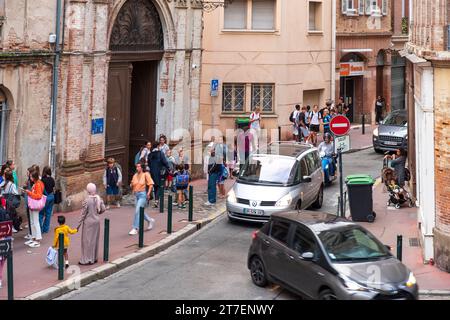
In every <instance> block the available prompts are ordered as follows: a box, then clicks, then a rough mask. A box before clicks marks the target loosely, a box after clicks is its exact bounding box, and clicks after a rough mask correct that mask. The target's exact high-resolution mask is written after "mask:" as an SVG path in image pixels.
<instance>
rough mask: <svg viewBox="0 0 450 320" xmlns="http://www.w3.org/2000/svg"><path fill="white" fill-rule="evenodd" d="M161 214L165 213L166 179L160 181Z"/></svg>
mask: <svg viewBox="0 0 450 320" xmlns="http://www.w3.org/2000/svg"><path fill="white" fill-rule="evenodd" d="M158 191H159V213H163V212H164V179H161V181H160V187H159V190H158Z"/></svg>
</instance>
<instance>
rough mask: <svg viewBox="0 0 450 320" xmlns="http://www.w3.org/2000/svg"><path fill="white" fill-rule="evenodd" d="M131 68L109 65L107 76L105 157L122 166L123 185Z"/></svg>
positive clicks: (120, 64) (128, 134) (125, 175)
mask: <svg viewBox="0 0 450 320" xmlns="http://www.w3.org/2000/svg"><path fill="white" fill-rule="evenodd" d="M132 68H133V67H132V65H131V63H110V66H109V76H108V101H107V109H106V134H105V139H106V141H105V145H106V147H105V157H106V158H109V157H113V158H115V159H116V161H117V162H118V163H119V164H120V165H121V166H122V174H123V182H124V183H127V181H128V157H129V141H130V133H129V130H130V93H131V74H132Z"/></svg>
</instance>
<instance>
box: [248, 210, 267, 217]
mask: <svg viewBox="0 0 450 320" xmlns="http://www.w3.org/2000/svg"><path fill="white" fill-rule="evenodd" d="M244 213H246V214H253V215H255V216H262V215H264V211H263V210H256V209H244Z"/></svg>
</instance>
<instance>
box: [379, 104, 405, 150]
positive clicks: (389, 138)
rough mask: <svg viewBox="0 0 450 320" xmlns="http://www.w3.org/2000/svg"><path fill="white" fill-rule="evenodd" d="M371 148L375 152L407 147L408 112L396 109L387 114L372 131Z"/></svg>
mask: <svg viewBox="0 0 450 320" xmlns="http://www.w3.org/2000/svg"><path fill="white" fill-rule="evenodd" d="M372 141H373V148H374V149H375V151H376V152H379V153H381V152H386V151H395V150H397V149H399V148H403V149H407V147H408V113H407V112H406V110H396V111H393V112H391V113H390V114H388V115H387V117H386V119H384V120H383V121H381V122H380V125H379V126H378V128H376V129H375V130H374V131H373V137H372Z"/></svg>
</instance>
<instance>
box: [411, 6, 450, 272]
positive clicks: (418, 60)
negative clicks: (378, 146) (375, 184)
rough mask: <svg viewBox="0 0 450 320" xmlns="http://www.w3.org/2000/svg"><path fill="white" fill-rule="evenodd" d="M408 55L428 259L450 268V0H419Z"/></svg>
mask: <svg viewBox="0 0 450 320" xmlns="http://www.w3.org/2000/svg"><path fill="white" fill-rule="evenodd" d="M412 13H413V14H412V17H413V19H412V23H411V38H410V42H408V44H407V45H406V49H405V51H404V52H403V55H405V56H406V58H407V79H408V80H407V87H408V88H407V93H408V96H407V101H408V110H409V120H410V121H409V133H408V136H409V153H410V158H409V165H410V167H411V168H414V170H413V173H414V177H413V179H414V181H415V183H414V189H415V190H414V191H415V194H416V197H417V205H418V207H419V210H418V211H419V213H418V228H419V230H420V234H421V241H422V246H423V253H424V259H425V261H429V260H430V259H434V261H435V262H436V265H437V266H438V267H439V268H440V269H442V270H444V271H447V272H450V206H449V204H448V197H449V196H450V187H449V184H448V181H449V180H448V179H449V178H450V173H449V169H450V147H449V146H450V142H449V141H450V125H449V123H450V115H449V110H450V32H449V30H450V29H449V25H450V1H449V0H417V1H413V7H412Z"/></svg>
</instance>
